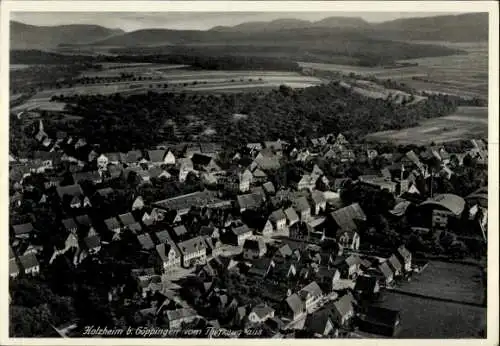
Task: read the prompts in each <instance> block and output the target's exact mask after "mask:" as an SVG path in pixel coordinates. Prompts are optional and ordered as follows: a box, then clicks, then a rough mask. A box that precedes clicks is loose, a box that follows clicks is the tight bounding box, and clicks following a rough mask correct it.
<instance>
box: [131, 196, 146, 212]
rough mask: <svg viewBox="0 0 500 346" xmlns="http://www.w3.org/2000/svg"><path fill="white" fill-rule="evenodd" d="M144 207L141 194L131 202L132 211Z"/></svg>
mask: <svg viewBox="0 0 500 346" xmlns="http://www.w3.org/2000/svg"><path fill="white" fill-rule="evenodd" d="M142 208H144V199H143V198H142V197H141V196H137V197H136V198H135V199H134V202H133V203H132V211H134V210H141V209H142Z"/></svg>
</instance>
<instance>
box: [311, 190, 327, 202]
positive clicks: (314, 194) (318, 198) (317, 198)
mask: <svg viewBox="0 0 500 346" xmlns="http://www.w3.org/2000/svg"><path fill="white" fill-rule="evenodd" d="M311 199H312V201H313V202H314V203H315V204H322V203H326V198H325V195H324V194H323V192H321V191H318V190H313V191H311Z"/></svg>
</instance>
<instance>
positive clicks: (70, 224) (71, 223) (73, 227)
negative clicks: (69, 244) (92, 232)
mask: <svg viewBox="0 0 500 346" xmlns="http://www.w3.org/2000/svg"><path fill="white" fill-rule="evenodd" d="M62 224H63V227H64V230H65V231H66V232H68V233H76V231H78V225H77V223H76V222H75V220H74V219H73V218H68V219H64V220H62Z"/></svg>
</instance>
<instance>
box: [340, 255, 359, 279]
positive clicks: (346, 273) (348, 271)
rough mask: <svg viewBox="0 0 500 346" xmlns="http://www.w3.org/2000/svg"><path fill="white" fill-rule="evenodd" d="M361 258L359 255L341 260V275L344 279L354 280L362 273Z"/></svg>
mask: <svg viewBox="0 0 500 346" xmlns="http://www.w3.org/2000/svg"><path fill="white" fill-rule="evenodd" d="M361 263H362V261H361V258H360V257H359V256H357V255H350V256H349V257H347V258H345V259H343V260H342V259H341V260H340V263H339V264H338V268H339V270H340V275H341V277H342V278H344V279H353V278H355V277H356V276H357V275H358V274H359V273H360V272H361Z"/></svg>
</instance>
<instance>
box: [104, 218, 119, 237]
mask: <svg viewBox="0 0 500 346" xmlns="http://www.w3.org/2000/svg"><path fill="white" fill-rule="evenodd" d="M104 225H105V226H106V228H107V229H108V231H110V232H113V233H115V234H118V233H120V231H121V229H122V227H121V225H120V222H119V221H118V219H117V218H116V217H110V218H108V219H106V220H104Z"/></svg>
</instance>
